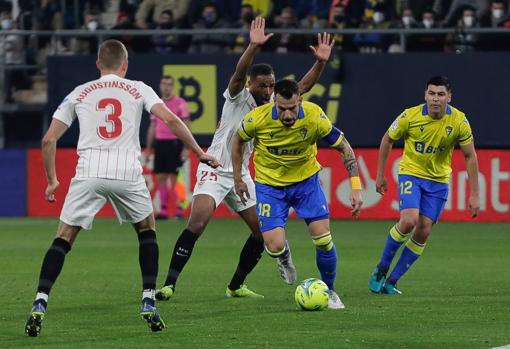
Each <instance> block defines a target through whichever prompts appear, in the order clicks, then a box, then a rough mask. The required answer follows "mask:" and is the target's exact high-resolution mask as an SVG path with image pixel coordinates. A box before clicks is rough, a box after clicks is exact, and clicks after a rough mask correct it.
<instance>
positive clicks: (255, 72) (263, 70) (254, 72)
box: [248, 63, 274, 80]
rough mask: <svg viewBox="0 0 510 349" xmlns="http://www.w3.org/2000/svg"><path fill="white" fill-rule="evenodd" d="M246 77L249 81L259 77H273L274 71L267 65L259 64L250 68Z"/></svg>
mask: <svg viewBox="0 0 510 349" xmlns="http://www.w3.org/2000/svg"><path fill="white" fill-rule="evenodd" d="M248 75H249V76H250V80H255V78H256V77H257V76H259V75H274V70H273V67H271V66H270V65H269V64H266V63H259V64H254V65H252V66H251V67H250V70H249V71H248Z"/></svg>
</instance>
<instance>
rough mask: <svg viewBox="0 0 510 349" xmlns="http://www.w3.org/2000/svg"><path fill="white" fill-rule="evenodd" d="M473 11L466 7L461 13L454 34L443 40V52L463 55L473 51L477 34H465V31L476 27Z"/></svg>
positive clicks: (476, 22)
mask: <svg viewBox="0 0 510 349" xmlns="http://www.w3.org/2000/svg"><path fill="white" fill-rule="evenodd" d="M478 26H479V24H478V20H477V18H476V12H475V9H474V8H472V7H466V8H465V9H464V10H463V11H462V16H461V18H460V19H459V20H458V22H457V26H456V29H457V30H456V31H455V33H452V34H448V35H447V37H446V40H445V51H447V52H455V53H465V52H473V51H475V48H476V44H477V40H478V36H477V34H473V33H467V32H466V31H465V29H469V28H475V27H478Z"/></svg>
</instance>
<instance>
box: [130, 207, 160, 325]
mask: <svg viewBox="0 0 510 349" xmlns="http://www.w3.org/2000/svg"><path fill="white" fill-rule="evenodd" d="M133 227H134V228H135V231H136V233H137V234H138V242H139V248H138V251H139V262H140V270H141V272H142V283H143V288H142V289H143V291H142V305H141V307H140V316H141V317H142V318H143V319H144V320H145V321H147V323H148V325H149V328H150V329H151V330H152V331H153V332H156V331H161V330H163V329H164V328H165V322H164V321H163V319H162V318H161V316H160V315H159V312H158V310H157V308H156V305H155V301H156V299H155V292H156V277H157V274H158V259H159V248H158V243H157V240H156V231H155V224H154V215H153V214H152V213H151V214H150V215H149V216H148V217H147V218H145V219H143V220H142V221H140V222H137V223H134V224H133Z"/></svg>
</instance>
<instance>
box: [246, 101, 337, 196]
mask: <svg viewBox="0 0 510 349" xmlns="http://www.w3.org/2000/svg"><path fill="white" fill-rule="evenodd" d="M237 133H238V134H239V136H240V137H241V139H242V140H244V141H246V142H247V141H249V140H251V139H253V145H254V147H255V155H254V157H253V163H254V164H255V180H256V181H257V182H259V183H262V184H268V185H272V186H277V187H281V186H288V185H292V184H295V183H298V182H301V181H304V180H305V179H307V178H309V177H311V176H313V175H314V174H315V173H317V172H318V171H319V170H320V169H321V166H320V164H319V162H318V161H317V159H316V155H317V140H318V139H319V138H324V139H325V140H326V142H327V143H328V144H329V145H330V146H332V147H337V146H338V145H339V144H340V142H341V141H342V139H343V133H342V132H341V131H339V130H338V129H337V128H336V127H333V125H332V124H331V121H329V119H328V117H327V116H326V114H324V112H323V111H322V109H321V108H320V107H319V106H318V105H317V104H315V103H311V102H302V104H301V105H300V106H299V111H298V116H297V120H296V122H295V124H294V125H292V126H291V127H286V126H284V125H283V124H282V123H281V121H280V119H279V118H278V112H277V110H276V106H275V105H274V103H269V104H266V105H263V106H260V107H258V108H255V109H253V110H252V111H251V112H249V113H248V114H246V115H245V117H244V119H243V121H242V122H241V125H240V127H239V129H238V131H237Z"/></svg>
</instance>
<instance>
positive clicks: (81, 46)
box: [70, 11, 104, 55]
mask: <svg viewBox="0 0 510 349" xmlns="http://www.w3.org/2000/svg"><path fill="white" fill-rule="evenodd" d="M80 29H82V30H83V31H85V32H90V33H93V32H94V31H96V30H101V29H104V27H103V25H102V24H101V22H100V17H99V13H98V12H95V11H94V12H90V13H87V14H86V15H85V19H84V23H83V26H82V27H81V28H80ZM70 48H71V51H72V52H73V53H74V54H85V55H88V54H92V53H95V52H97V48H98V40H97V36H96V35H91V36H78V37H75V38H73V39H72V40H71V43H70Z"/></svg>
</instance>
